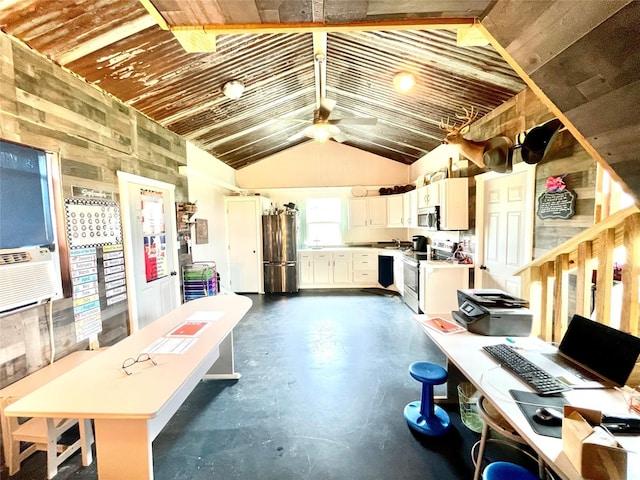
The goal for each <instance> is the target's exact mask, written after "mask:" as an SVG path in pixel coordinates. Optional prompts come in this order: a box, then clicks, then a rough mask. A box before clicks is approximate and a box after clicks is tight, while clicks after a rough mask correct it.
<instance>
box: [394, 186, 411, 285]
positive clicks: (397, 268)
mask: <svg viewBox="0 0 640 480" xmlns="http://www.w3.org/2000/svg"><path fill="white" fill-rule="evenodd" d="M414 191H415V190H414ZM403 256H404V255H403V254H402V253H400V254H395V255H394V256H393V285H394V286H395V287H396V289H397V290H398V292H400V295H403V296H404V262H403V261H402V257H403Z"/></svg>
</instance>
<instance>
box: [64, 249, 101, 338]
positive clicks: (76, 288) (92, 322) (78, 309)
mask: <svg viewBox="0 0 640 480" xmlns="http://www.w3.org/2000/svg"><path fill="white" fill-rule="evenodd" d="M69 257H70V267H71V284H72V289H73V318H74V322H75V328H76V340H77V341H78V342H79V341H81V340H85V339H87V338H89V337H90V336H92V335H96V334H98V333H100V332H101V331H102V316H101V313H100V294H99V290H98V262H97V256H96V248H95V247H91V248H78V249H75V250H71V251H70V252H69Z"/></svg>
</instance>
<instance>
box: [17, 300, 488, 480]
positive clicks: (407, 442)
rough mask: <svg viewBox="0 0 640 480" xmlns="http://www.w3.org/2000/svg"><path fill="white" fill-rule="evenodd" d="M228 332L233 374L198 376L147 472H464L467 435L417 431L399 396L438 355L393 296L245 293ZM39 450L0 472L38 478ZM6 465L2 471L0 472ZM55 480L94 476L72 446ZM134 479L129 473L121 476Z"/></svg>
mask: <svg viewBox="0 0 640 480" xmlns="http://www.w3.org/2000/svg"><path fill="white" fill-rule="evenodd" d="M249 296H250V297H251V298H252V300H253V302H254V305H253V307H252V309H251V310H250V312H249V313H248V314H247V315H246V316H245V318H244V319H243V320H242V321H241V322H240V324H239V325H238V327H237V328H236V330H235V334H234V340H235V347H236V368H237V370H238V371H239V372H240V373H241V374H242V378H241V379H240V380H238V381H219V382H203V383H201V384H200V385H198V387H196V389H195V390H194V391H193V393H192V394H191V396H190V397H189V398H188V399H187V400H186V402H185V403H184V404H183V406H182V407H181V408H180V409H179V411H178V412H177V413H176V415H175V416H174V417H173V418H172V420H171V421H170V422H169V424H168V425H167V426H166V427H165V428H164V430H163V431H162V432H161V433H160V434H159V436H158V437H157V438H156V440H155V441H154V443H153V452H154V475H155V478H156V479H157V480H187V479H188V480H211V479H224V480H232V479H252V480H253V479H256V480H275V479H279V480H288V479H305V480H328V479H394V480H401V479H438V480H448V479H469V478H471V477H472V473H473V466H472V463H471V460H470V454H469V452H470V448H471V446H472V445H473V443H474V442H475V441H477V440H478V438H479V435H478V434H476V433H473V432H471V431H470V430H468V429H467V428H466V427H465V426H464V425H462V424H461V422H460V416H459V414H458V409H457V406H456V405H453V406H451V407H450V409H449V410H450V415H451V417H452V422H453V428H452V430H451V431H450V432H449V433H448V434H447V435H445V436H444V437H442V438H433V439H432V438H422V437H420V436H419V435H414V434H413V433H412V431H411V430H409V428H408V427H407V425H406V423H405V420H404V418H403V415H402V411H403V409H404V406H405V405H406V404H407V403H409V402H411V401H413V400H418V399H420V384H419V383H418V382H416V381H415V380H413V379H412V378H411V377H410V376H409V374H408V366H409V364H410V363H411V362H413V361H416V360H428V361H433V362H436V363H438V364H440V365H444V357H443V355H442V354H441V353H440V352H439V351H438V350H437V348H436V347H434V345H433V344H432V343H431V342H430V341H429V340H428V338H427V337H426V335H425V334H424V332H422V330H421V329H420V328H419V327H418V325H416V324H415V322H413V321H412V320H411V316H412V315H413V312H411V310H409V308H408V307H407V306H406V305H405V304H404V303H403V302H402V301H401V298H400V297H398V296H394V295H390V294H379V291H377V290H307V291H303V292H301V293H300V294H295V295H249ZM44 462H45V456H44V454H43V453H38V454H35V455H34V456H32V457H31V458H30V459H28V460H27V461H25V462H24V463H23V467H22V469H21V471H20V472H19V473H18V474H17V475H15V476H13V477H11V479H12V480H23V479H30V480H36V479H42V478H45V465H44ZM5 473H6V472H5ZM55 478H56V480H66V479H80V480H85V479H86V480H88V479H96V478H97V474H96V464H95V462H94V464H93V465H91V466H89V467H82V465H81V463H80V456H79V454H76V455H74V457H73V458H71V459H70V460H68V461H67V462H66V463H65V464H63V466H62V467H61V468H60V470H59V473H58V475H57V476H56V477H55ZM123 480H135V479H123Z"/></svg>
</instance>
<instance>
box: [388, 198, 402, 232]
mask: <svg viewBox="0 0 640 480" xmlns="http://www.w3.org/2000/svg"><path fill="white" fill-rule="evenodd" d="M404 226H405V223H404V195H402V194H396V195H389V196H387V227H404Z"/></svg>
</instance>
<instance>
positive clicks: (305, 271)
mask: <svg viewBox="0 0 640 480" xmlns="http://www.w3.org/2000/svg"><path fill="white" fill-rule="evenodd" d="M298 278H299V283H300V288H349V287H368V286H376V285H378V252H377V251H376V250H373V249H372V250H371V251H346V250H335V251H331V250H318V251H303V252H299V254H298Z"/></svg>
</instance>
